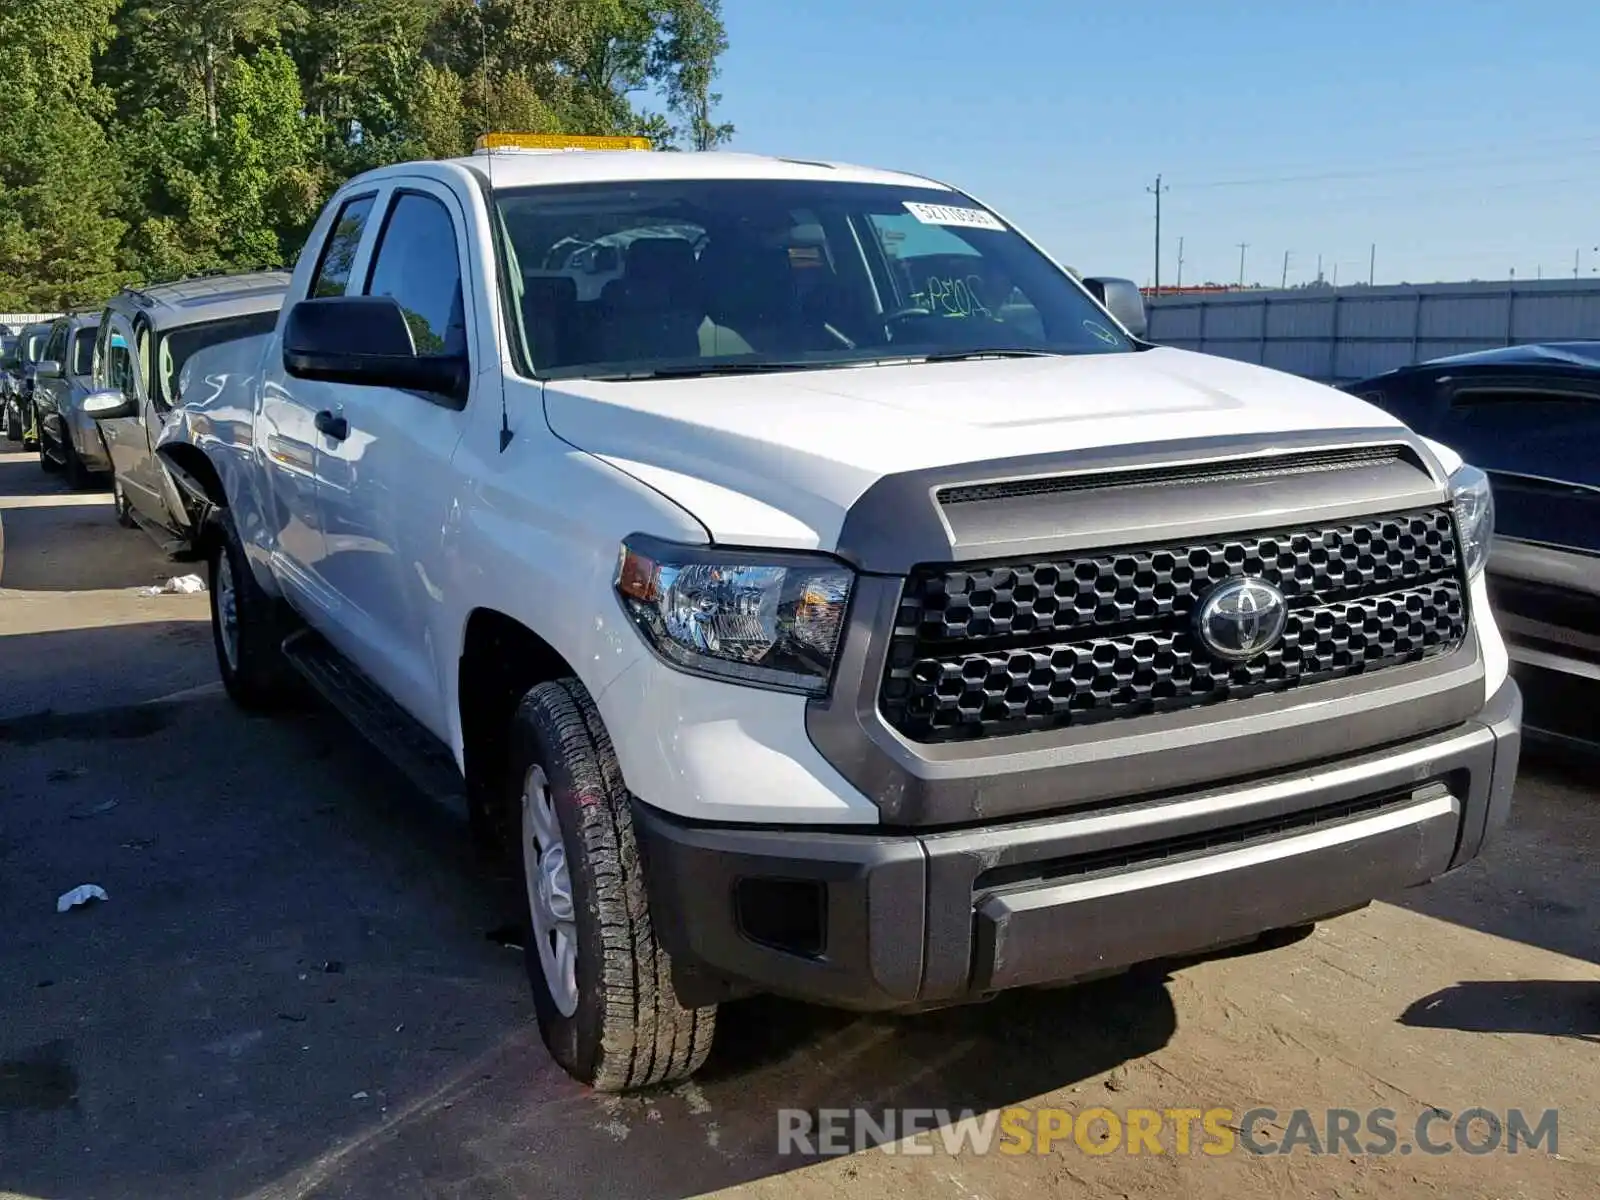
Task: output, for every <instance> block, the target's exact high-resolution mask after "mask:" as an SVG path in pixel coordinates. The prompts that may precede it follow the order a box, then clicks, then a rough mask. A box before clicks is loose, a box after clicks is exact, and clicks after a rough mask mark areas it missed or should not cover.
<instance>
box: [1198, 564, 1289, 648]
mask: <svg viewBox="0 0 1600 1200" xmlns="http://www.w3.org/2000/svg"><path fill="white" fill-rule="evenodd" d="M1288 620H1289V604H1288V601H1286V600H1285V599H1284V598H1283V593H1282V592H1280V591H1279V590H1278V589H1277V588H1275V587H1273V586H1272V585H1271V584H1270V583H1267V582H1266V581H1265V580H1262V579H1249V578H1246V579H1232V580H1229V581H1228V582H1227V583H1224V584H1223V585H1222V586H1221V587H1218V588H1215V589H1213V591H1212V592H1211V594H1210V595H1209V596H1207V597H1206V598H1205V602H1204V603H1202V604H1201V605H1200V608H1199V610H1198V611H1197V612H1196V613H1195V619H1194V628H1195V634H1196V635H1197V636H1198V637H1199V638H1200V643H1201V645H1203V646H1204V647H1205V648H1206V649H1207V650H1209V651H1210V652H1211V653H1212V654H1214V655H1216V657H1218V658H1224V659H1227V660H1228V661H1229V662H1245V661H1248V660H1249V659H1252V658H1255V657H1256V656H1257V655H1260V654H1265V653H1266V652H1267V651H1268V650H1271V649H1272V648H1273V647H1274V646H1276V645H1277V644H1278V642H1279V641H1281V640H1282V638H1283V627H1284V625H1285V623H1287V621H1288Z"/></svg>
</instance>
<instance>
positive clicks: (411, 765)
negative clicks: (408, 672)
mask: <svg viewBox="0 0 1600 1200" xmlns="http://www.w3.org/2000/svg"><path fill="white" fill-rule="evenodd" d="M283 653H284V655H285V656H286V657H287V658H288V660H289V662H290V663H291V664H292V665H293V666H294V668H295V670H296V671H298V672H299V673H300V674H301V675H303V676H304V677H305V679H306V682H307V683H309V684H310V685H311V686H312V687H313V688H314V689H316V691H317V692H318V694H319V695H321V696H322V698H323V699H324V700H326V701H327V702H328V703H329V704H330V705H332V706H333V707H334V708H335V709H337V710H338V711H339V712H340V713H341V714H343V716H344V718H345V719H346V720H347V721H349V722H350V724H352V725H354V726H355V728H356V732H357V733H359V734H361V736H362V737H364V738H366V739H367V741H369V742H371V743H372V745H373V746H374V747H376V748H377V750H378V751H379V752H380V753H381V754H383V756H384V757H385V758H387V759H389V761H390V762H392V763H393V764H394V765H395V766H396V767H397V768H399V769H400V771H401V772H403V773H404V774H405V776H406V777H407V778H408V779H410V780H411V782H412V783H413V784H414V785H415V786H416V788H417V789H418V790H419V791H421V792H422V794H423V795H425V796H427V797H428V798H429V799H430V800H432V801H433V802H434V803H436V804H439V805H442V806H443V807H445V808H447V809H449V810H450V811H451V812H453V813H455V814H456V815H457V816H459V817H461V819H462V820H465V819H466V818H467V790H466V782H465V781H464V780H463V779H462V778H461V771H460V770H459V769H458V768H457V766H456V760H455V755H453V754H452V753H451V752H450V748H449V747H448V746H446V745H445V744H444V743H443V742H441V741H440V740H439V739H438V738H437V737H435V736H434V735H433V734H432V733H431V732H430V731H428V730H427V729H425V728H424V727H423V726H422V725H421V724H420V723H419V722H418V721H417V720H416V718H414V717H413V716H412V715H411V714H410V713H408V712H406V711H405V710H404V709H402V708H401V707H400V706H399V705H397V704H396V703H395V702H394V701H393V700H391V699H389V697H388V696H386V695H385V694H384V693H383V691H382V690H381V689H380V688H379V687H378V685H377V684H375V683H373V682H372V680H371V679H369V678H368V677H367V676H366V675H365V674H364V673H363V672H362V671H361V670H360V669H359V668H358V667H356V666H355V664H354V663H352V662H350V660H349V659H347V658H345V657H344V655H342V654H340V653H339V652H338V651H337V650H335V649H334V648H333V647H332V646H331V645H329V644H328V642H327V641H326V639H324V638H323V637H322V636H321V635H319V634H317V633H315V632H313V631H312V630H310V629H301V630H297V631H296V632H294V633H292V634H290V635H289V636H288V637H287V638H285V639H284V642H283Z"/></svg>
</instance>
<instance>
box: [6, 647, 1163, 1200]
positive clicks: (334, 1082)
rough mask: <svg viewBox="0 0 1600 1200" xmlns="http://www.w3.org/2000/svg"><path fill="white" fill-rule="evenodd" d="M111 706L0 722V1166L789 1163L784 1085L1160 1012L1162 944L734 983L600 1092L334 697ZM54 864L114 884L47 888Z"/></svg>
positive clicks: (95, 1175) (12, 1176) (945, 1077)
mask: <svg viewBox="0 0 1600 1200" xmlns="http://www.w3.org/2000/svg"><path fill="white" fill-rule="evenodd" d="M74 636H77V635H74ZM31 640H32V639H31V638H28V637H26V636H23V637H16V638H11V639H5V641H7V642H13V643H25V642H28V641H31ZM182 653H186V654H195V653H199V651H198V650H197V649H191V650H183V651H182ZM133 711H135V712H138V713H143V714H144V715H143V716H139V717H135V716H130V715H129V713H130V710H129V709H127V708H119V709H111V710H106V711H101V712H98V713H92V714H81V715H80V716H79V717H77V718H75V719H73V720H71V721H65V720H62V719H60V718H58V717H55V716H52V715H48V714H46V715H40V716H37V717H32V718H25V719H22V720H18V721H13V722H11V723H9V724H8V725H6V726H4V727H0V755H3V756H4V759H5V762H6V769H5V771H4V772H0V814H3V817H0V826H3V827H0V961H3V962H5V963H6V964H7V965H6V971H5V976H6V979H7V980H8V983H9V984H10V986H8V988H7V1000H6V1003H7V1015H6V1020H5V1021H4V1022H0V1146H3V1147H4V1152H3V1153H0V1193H4V1192H7V1191H15V1192H20V1193H21V1194H23V1195H28V1196H33V1197H41V1198H54V1197H63V1198H64V1197H68V1196H70V1197H73V1200H92V1198H95V1197H125V1196H130V1195H147V1196H158V1195H160V1196H166V1195H180V1194H197V1195H209V1196H229V1197H247V1196H249V1197H262V1198H266V1197H287V1196H329V1197H332V1196H340V1197H368V1196H370V1197H374V1198H377V1197H383V1198H384V1200H388V1198H390V1197H393V1196H395V1195H401V1194H438V1195H473V1196H485V1197H502V1196H503V1197H513V1196H515V1197H542V1196H552V1197H554V1196H563V1197H566V1196H571V1195H574V1194H577V1195H596V1196H599V1195H604V1196H607V1197H615V1198H617V1200H628V1198H630V1197H646V1196H651V1197H655V1196H673V1197H688V1196H693V1195H699V1194H702V1193H705V1192H708V1191H714V1190H716V1189H718V1188H721V1187H726V1186H730V1185H733V1184H736V1183H740V1182H746V1181H750V1180H755V1179H759V1178H762V1177H765V1176H771V1175H774V1174H778V1173H782V1172H785V1171H789V1170H792V1169H794V1168H796V1167H799V1166H802V1165H804V1164H805V1163H806V1162H807V1161H808V1159H807V1157H805V1156H804V1155H799V1154H783V1153H780V1147H779V1140H778V1134H779V1129H780V1126H779V1120H780V1116H779V1114H780V1111H781V1110H784V1109H791V1110H794V1109H799V1110H805V1111H808V1112H814V1111H816V1110H818V1109H823V1108H845V1107H850V1106H853V1105H862V1106H865V1107H866V1108H867V1109H869V1110H870V1111H871V1113H872V1114H873V1116H874V1119H875V1120H879V1119H881V1117H882V1110H883V1109H885V1108H907V1107H909V1108H921V1109H934V1110H938V1109H945V1110H949V1112H950V1115H951V1117H952V1118H959V1116H960V1113H961V1110H963V1109H971V1110H974V1111H975V1112H980V1113H981V1112H984V1111H988V1110H993V1109H997V1108H1002V1107H1005V1106H1007V1105H1011V1104H1018V1103H1025V1102H1028V1101H1030V1100H1032V1099H1033V1098H1035V1097H1037V1096H1039V1095H1041V1094H1043V1093H1047V1092H1050V1091H1052V1090H1054V1089H1057V1088H1060V1087H1063V1086H1068V1085H1071V1084H1074V1083H1076V1082H1078V1081H1080V1080H1093V1079H1095V1078H1096V1077H1099V1076H1103V1075H1104V1074H1106V1073H1107V1072H1109V1071H1110V1070H1111V1069H1112V1068H1114V1067H1116V1066H1117V1065H1118V1064H1120V1063H1123V1062H1126V1061H1128V1060H1130V1059H1132V1058H1136V1057H1138V1056H1141V1055H1145V1054H1148V1053H1150V1052H1152V1051H1154V1050H1156V1049H1158V1048H1160V1047H1161V1046H1163V1045H1164V1044H1165V1043H1166V1042H1167V1041H1168V1039H1169V1038H1170V1037H1171V1036H1172V1034H1173V1032H1174V1029H1175V1027H1176V1013H1175V1009H1174V1006H1173V1003H1172V1001H1171V999H1170V997H1169V995H1168V993H1167V989H1166V986H1165V982H1164V976H1162V975H1161V974H1160V973H1159V971H1156V972H1143V973H1139V974H1135V975H1130V976H1125V977H1121V978H1118V979H1111V980H1104V981H1100V982H1096V983H1092V984H1087V985H1084V986H1082V987H1079V988H1074V989H1063V990H1058V991H1037V992H1029V993H1019V994H1015V995H1010V996H1005V997H1002V998H1000V999H998V1000H996V1001H994V1002H993V1003H990V1004H987V1005H983V1006H978V1007H973V1008H966V1009H955V1010H948V1011H945V1012H939V1013H929V1014H924V1015H920V1016H915V1017H906V1018H890V1017H865V1018H858V1017H852V1016H850V1015H848V1014H843V1013H836V1012H830V1011H826V1010H822V1009H817V1008H811V1007H808V1006H805V1005H801V1004H795V1003H790V1002H786V1001H780V1000H774V999H755V1000H749V1001H745V1002H742V1003H739V1004H731V1005H728V1006H726V1007H725V1008H724V1009H723V1011H722V1013H721V1014H720V1027H719V1033H718V1041H717V1046H716V1049H715V1050H714V1052H713V1055H712V1059H711V1061H710V1062H709V1063H708V1064H707V1066H706V1068H705V1070H704V1072H703V1073H702V1074H701V1075H700V1076H699V1077H698V1078H697V1079H696V1080H695V1081H693V1082H692V1083H690V1084H687V1085H682V1086H678V1087H675V1088H670V1089H664V1090H658V1091H656V1092H653V1093H647V1094H644V1095H640V1096H632V1097H625V1098H624V1097H607V1096H601V1095H598V1094H596V1093H593V1092H591V1091H589V1090H587V1089H585V1088H582V1087H580V1086H578V1085H576V1084H574V1083H573V1082H572V1081H571V1080H570V1079H568V1078H567V1077H566V1076H565V1075H564V1074H563V1073H562V1072H561V1071H560V1070H559V1069H558V1068H556V1067H555V1066H554V1064H553V1063H552V1062H551V1060H550V1058H549V1056H548V1055H547V1054H546V1053H545V1051H544V1049H543V1046H542V1044H541V1042H540V1040H539V1037H538V1032H537V1029H536V1028H535V1026H534V1022H533V1014H532V1005H531V1003H530V1002H529V999H528V987H527V980H526V977H525V974H524V966H523V961H522V955H521V953H519V952H516V951H513V950H509V949H507V948H505V947H504V946H503V945H501V944H497V941H496V939H495V936H494V935H495V934H496V933H497V931H498V930H500V929H502V928H503V927H504V926H505V924H506V921H507V911H506V907H505V897H504V895H503V884H498V883H493V882H490V881H489V880H488V879H487V877H486V873H485V872H484V871H483V869H482V866H481V864H480V862H479V860H478V859H477V857H476V856H475V854H474V853H473V851H472V849H471V845H470V839H469V838H468V836H467V832H466V830H465V828H464V826H463V824H462V822H461V821H460V820H459V818H458V817H455V816H453V815H451V814H449V813H446V812H445V811H443V810H442V809H439V808H437V807H435V806H433V805H432V804H430V803H429V802H428V801H427V800H425V799H424V798H422V797H421V796H419V795H418V794H417V793H416V792H414V791H412V790H411V789H410V788H409V787H407V786H406V785H405V784H404V783H403V782H401V781H400V779H399V778H398V777H397V776H396V775H395V774H394V773H393V771H392V769H391V768H390V767H389V765H388V763H387V762H386V760H384V759H382V758H381V757H380V756H379V755H377V754H376V753H373V752H371V751H369V750H368V749H367V748H366V747H365V746H364V745H363V744H361V743H360V742H359V741H358V740H357V738H356V736H355V735H354V734H353V733H352V732H351V731H350V729H349V727H348V726H347V725H346V724H345V723H344V722H343V720H342V719H341V718H339V717H338V716H336V715H334V714H332V713H331V712H327V711H326V710H322V709H320V708H315V707H313V708H309V709H307V710H306V711H305V712H303V713H302V714H300V715H298V716H295V717H291V718H288V719H279V720H266V719H260V718H247V717H244V716H242V715H241V714H239V713H238V712H237V711H236V710H234V709H233V708H231V707H230V706H229V705H228V704H227V703H226V702H225V701H223V700H222V699H221V698H218V697H204V698H201V699H196V700H186V701H178V702H170V703H166V704H160V705H142V706H137V708H136V709H134V710H133ZM152 714H153V715H152ZM80 883H94V884H98V885H100V886H101V887H102V888H104V889H105V891H106V893H107V895H108V897H109V899H108V900H106V901H104V902H100V903H94V904H90V905H88V906H86V907H84V908H81V909H75V910H73V911H70V912H68V913H65V914H57V913H55V912H54V911H53V905H54V901H55V898H56V897H57V896H58V895H60V894H61V893H62V892H64V891H66V890H67V889H68V888H70V887H72V886H75V885H77V884H80ZM924 1120H925V1121H926V1120H927V1118H924Z"/></svg>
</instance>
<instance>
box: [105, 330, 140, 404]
mask: <svg viewBox="0 0 1600 1200" xmlns="http://www.w3.org/2000/svg"><path fill="white" fill-rule="evenodd" d="M105 375H106V386H107V387H108V388H111V389H113V390H114V391H118V392H121V393H122V394H123V396H124V397H125V398H126V399H127V400H129V401H130V402H131V403H133V404H138V403H139V384H138V367H137V364H136V363H135V362H134V361H133V351H132V349H131V348H130V347H129V346H128V339H127V337H126V336H125V335H124V334H123V333H122V331H121V330H119V329H116V328H113V329H112V331H111V338H110V344H109V346H108V348H107V351H106V365H105Z"/></svg>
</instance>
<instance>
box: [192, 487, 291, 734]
mask: <svg viewBox="0 0 1600 1200" xmlns="http://www.w3.org/2000/svg"><path fill="white" fill-rule="evenodd" d="M207 550H208V557H209V559H210V569H211V571H210V573H211V578H210V584H209V590H210V593H211V640H212V643H213V645H214V646H215V647H216V652H217V670H218V671H219V672H220V673H221V675H222V686H223V687H224V688H225V689H226V690H227V693H228V695H229V697H230V698H231V699H232V700H233V702H234V703H235V704H237V705H238V706H239V707H240V708H243V709H245V710H246V711H249V712H276V711H278V710H280V709H282V708H284V707H287V706H288V705H289V704H290V703H291V702H292V701H293V700H294V699H295V698H296V696H297V695H298V691H299V689H298V683H297V679H298V677H297V676H296V675H295V673H294V668H293V667H291V666H290V665H289V660H288V659H287V658H286V657H285V656H284V653H283V639H284V637H285V636H286V633H287V631H286V630H285V629H284V627H283V625H284V623H283V621H282V620H280V618H279V615H278V612H277V610H276V608H275V606H274V604H273V600H272V597H270V596H268V595H267V593H266V592H264V591H263V590H262V589H261V585H260V584H258V583H257V582H256V579H255V576H254V575H253V574H251V571H250V563H249V561H248V560H247V559H246V558H245V552H244V544H243V542H241V541H240V540H239V532H238V530H237V529H235V528H234V524H233V516H232V514H230V513H229V512H228V510H227V509H225V508H224V509H219V510H218V511H217V515H216V516H215V517H214V518H213V527H212V536H211V538H210V545H209V546H208V547H207Z"/></svg>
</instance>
